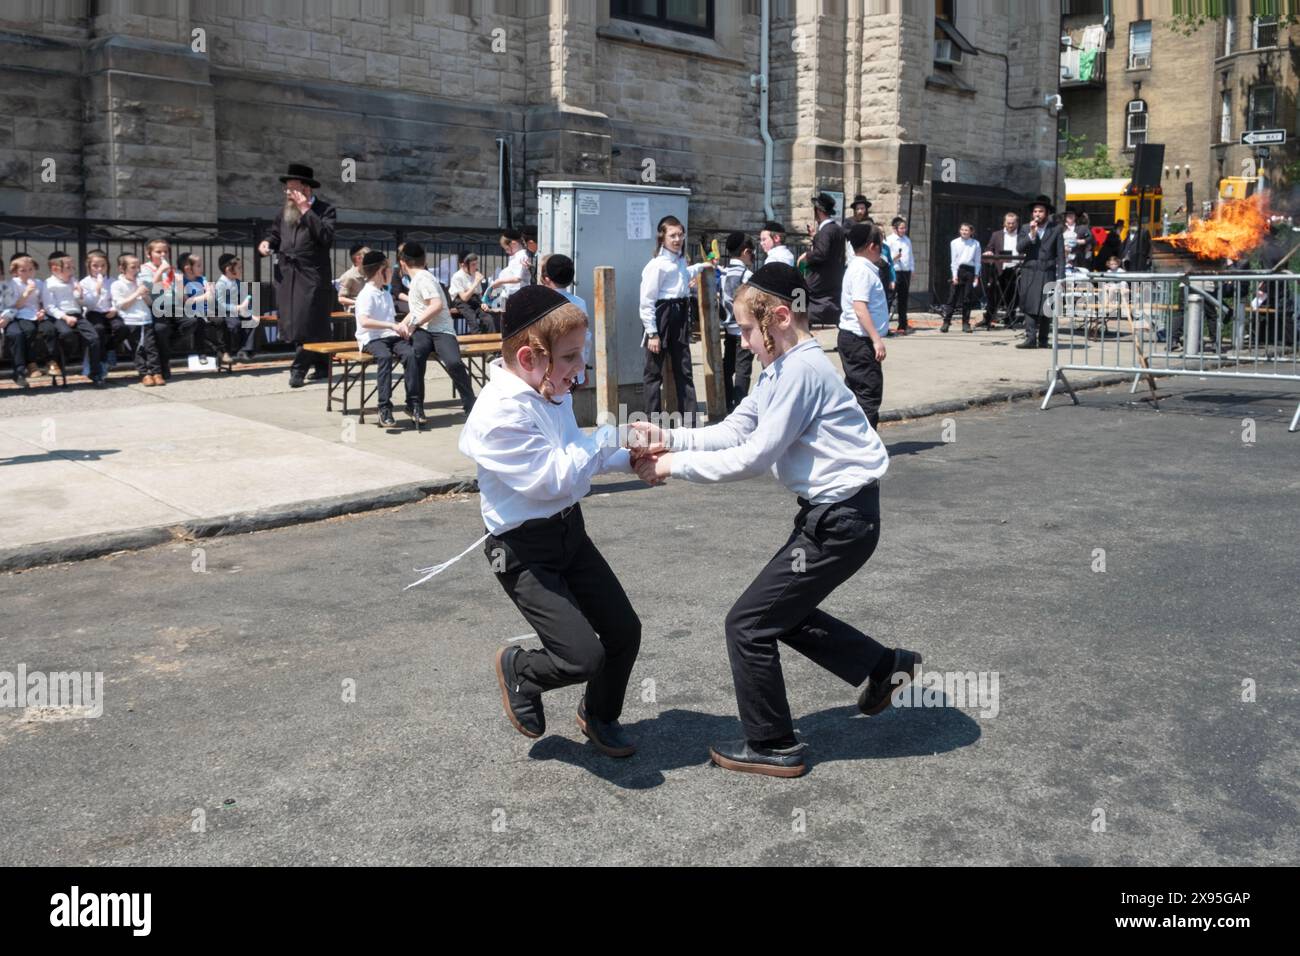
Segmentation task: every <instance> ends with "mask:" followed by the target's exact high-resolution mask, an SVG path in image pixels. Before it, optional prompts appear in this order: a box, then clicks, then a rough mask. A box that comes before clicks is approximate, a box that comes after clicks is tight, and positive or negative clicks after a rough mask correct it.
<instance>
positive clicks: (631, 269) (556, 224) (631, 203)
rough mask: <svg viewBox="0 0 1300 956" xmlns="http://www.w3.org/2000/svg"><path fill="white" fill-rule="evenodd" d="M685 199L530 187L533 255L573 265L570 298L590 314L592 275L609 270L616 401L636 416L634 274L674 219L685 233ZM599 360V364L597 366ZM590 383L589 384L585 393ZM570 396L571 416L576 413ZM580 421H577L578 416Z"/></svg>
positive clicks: (679, 193) (661, 189)
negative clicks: (558, 257) (562, 258)
mask: <svg viewBox="0 0 1300 956" xmlns="http://www.w3.org/2000/svg"><path fill="white" fill-rule="evenodd" d="M690 197H691V191H690V190H689V189H681V188H676V187H668V186H639V185H625V184H623V183H579V182H557V181H545V182H539V183H538V184H537V248H538V254H539V257H540V256H546V255H551V254H553V253H562V254H564V255H566V256H569V257H570V258H571V259H572V260H573V266H574V275H575V279H574V284H573V291H574V294H575V295H579V296H582V298H583V299H585V300H586V302H587V306H588V308H590V309H593V310H594V309H595V308H596V303H595V291H594V289H593V287H592V273H593V270H595V269H596V267H598V266H613V268H614V294H615V298H616V300H617V335H618V381H619V401H620V402H624V403H626V404H627V406H628V407H629V409H638V408H640V407H641V402H640V400H639V398H638V396H639V392H640V387H641V380H642V374H643V372H644V369H645V348H644V347H643V346H642V344H641V333H642V327H641V316H640V311H639V302H638V300H639V298H640V290H641V270H642V269H644V268H645V264H646V263H647V262H649V261H650V258H651V256H653V255H654V253H655V242H656V238H657V235H658V233H657V228H656V227H657V226H658V224H659V220H660V219H662V218H663V217H664V216H676V217H677V218H678V219H680V220H681V221H682V225H683V226H686V227H687V232H688V234H689V226H690V224H689V222H688V221H687V218H686V217H687V207H688V205H689V203H690ZM598 360H599V359H598ZM592 380H594V376H593V377H592V379H589V381H588V385H589V386H590V382H591V381H592ZM576 398H577V396H575V410H576V404H577V403H576ZM580 417H581V416H580Z"/></svg>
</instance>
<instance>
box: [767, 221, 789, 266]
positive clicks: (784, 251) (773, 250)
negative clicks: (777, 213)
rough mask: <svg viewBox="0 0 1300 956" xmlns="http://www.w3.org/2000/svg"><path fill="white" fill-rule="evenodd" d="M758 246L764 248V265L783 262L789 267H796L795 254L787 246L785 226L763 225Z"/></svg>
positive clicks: (769, 222)
mask: <svg viewBox="0 0 1300 956" xmlns="http://www.w3.org/2000/svg"><path fill="white" fill-rule="evenodd" d="M758 244H759V245H760V246H762V247H763V252H764V254H765V258H764V259H763V265H767V264H768V263H769V262H781V263H784V264H785V265H787V266H792V265H794V253H793V252H791V251H790V248H789V246H787V245H786V244H785V226H783V225H781V224H780V223H779V222H772V221H770V220H769V221H768V222H765V223H763V231H762V232H760V233H759V234H758Z"/></svg>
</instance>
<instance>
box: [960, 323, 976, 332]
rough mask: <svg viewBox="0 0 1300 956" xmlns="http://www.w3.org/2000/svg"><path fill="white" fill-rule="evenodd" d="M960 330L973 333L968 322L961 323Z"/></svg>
mask: <svg viewBox="0 0 1300 956" xmlns="http://www.w3.org/2000/svg"><path fill="white" fill-rule="evenodd" d="M961 330H962V331H963V332H974V331H975V330H974V329H972V328H971V327H970V323H969V322H963V323H962V324H961Z"/></svg>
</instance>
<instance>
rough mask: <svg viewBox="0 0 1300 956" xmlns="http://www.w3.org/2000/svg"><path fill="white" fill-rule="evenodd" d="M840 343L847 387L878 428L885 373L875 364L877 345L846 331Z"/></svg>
mask: <svg viewBox="0 0 1300 956" xmlns="http://www.w3.org/2000/svg"><path fill="white" fill-rule="evenodd" d="M837 344H838V345H839V349H840V364H841V365H843V366H844V384H846V385H848V387H849V391H851V392H853V397H854V398H856V399H857V400H858V404H859V405H861V406H862V411H863V412H864V413H865V414H866V416H867V421H868V422H870V423H871V427H872V428H875V427H876V426H877V425H878V424H880V403H881V401H882V400H883V399H884V397H885V371H884V369H882V368H881V367H880V363H879V362H877V361H876V346H875V345H874V344H873V343H872V341H871V339H870V338H868V337H867V336H865V335H854V334H853V333H852V332H848V331H846V330H844V329H840V335H839V339H838V342H837Z"/></svg>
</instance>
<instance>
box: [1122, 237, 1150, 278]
mask: <svg viewBox="0 0 1300 956" xmlns="http://www.w3.org/2000/svg"><path fill="white" fill-rule="evenodd" d="M1138 232H1139V230H1138V229H1137V227H1133V228H1131V229H1129V231H1128V238H1126V239H1125V240H1124V251H1123V252H1122V253H1120V257H1119V261H1120V265H1122V266H1123V267H1124V271H1125V272H1148V271H1150V269H1151V233H1149V232H1147V230H1146V228H1145V227H1143V228H1142V230H1141V233H1142V234H1141V236H1140V237H1139V236H1138Z"/></svg>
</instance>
